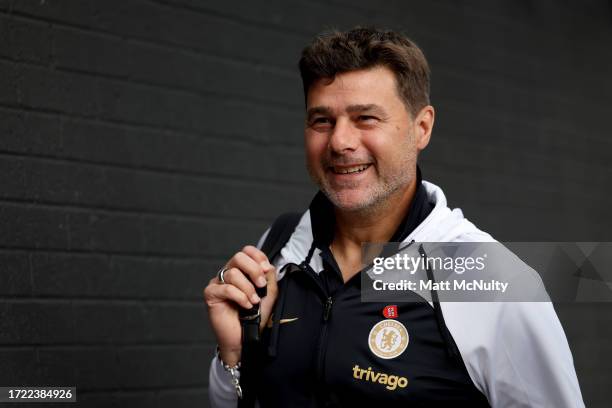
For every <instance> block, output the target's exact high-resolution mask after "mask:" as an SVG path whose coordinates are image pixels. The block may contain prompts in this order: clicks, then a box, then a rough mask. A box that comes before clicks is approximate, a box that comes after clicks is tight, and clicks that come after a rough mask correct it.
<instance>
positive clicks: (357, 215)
mask: <svg viewBox="0 0 612 408" xmlns="http://www.w3.org/2000/svg"><path fill="white" fill-rule="evenodd" d="M416 188H417V183H416V178H415V179H414V180H413V182H412V183H411V184H410V185H409V186H408V188H407V189H405V190H402V191H399V192H397V193H396V194H393V195H391V196H390V197H389V198H388V199H387V200H385V201H384V202H383V203H380V204H379V205H378V206H377V207H376V208H370V209H367V210H364V211H341V210H338V209H335V210H334V211H335V216H336V227H335V231H334V239H333V241H332V243H331V246H330V248H331V250H332V252H333V254H334V257H335V258H336V261H338V263H339V264H340V267H341V270H342V275H343V277H344V280H345V281H346V280H348V279H349V278H350V277H351V276H353V275H354V274H355V273H357V272H358V271H359V270H360V269H361V245H362V243H365V242H387V241H389V239H391V238H392V237H393V233H394V232H395V231H396V229H397V227H398V225H399V224H400V223H401V221H402V219H404V217H405V216H406V214H407V212H408V210H409V208H410V203H411V202H412V200H413V198H414V195H415V192H416Z"/></svg>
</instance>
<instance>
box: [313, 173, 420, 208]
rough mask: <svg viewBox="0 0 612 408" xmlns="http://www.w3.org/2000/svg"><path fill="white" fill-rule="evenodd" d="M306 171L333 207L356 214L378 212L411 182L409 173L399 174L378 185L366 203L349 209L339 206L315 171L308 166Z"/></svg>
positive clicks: (329, 189)
mask: <svg viewBox="0 0 612 408" xmlns="http://www.w3.org/2000/svg"><path fill="white" fill-rule="evenodd" d="M306 167H307V169H308V174H309V175H310V178H311V179H312V181H313V182H314V183H315V184H316V185H317V186H318V187H319V189H320V190H321V191H322V192H323V194H325V196H326V197H327V199H328V200H329V201H331V202H332V204H333V205H334V207H336V208H338V209H340V210H343V211H348V212H353V213H357V214H363V215H367V214H372V213H375V212H378V211H379V210H381V209H384V208H385V207H386V204H387V201H386V200H387V199H388V198H389V197H391V196H392V195H393V194H394V193H397V192H398V191H399V190H400V189H401V188H402V187H407V186H409V185H410V183H411V182H412V177H411V175H410V172H409V171H406V172H402V173H400V174H401V175H400V176H397V177H393V179H392V180H390V181H389V182H385V183H383V184H382V185H380V184H379V185H378V186H377V187H378V188H376V189H375V190H374V191H372V192H371V198H370V199H369V200H367V201H364V202H363V203H361V205H358V206H356V207H351V208H343V207H342V206H341V205H340V200H339V198H338V197H337V194H336V193H335V192H334V190H333V189H331V188H330V187H329V186H328V185H327V184H326V182H325V179H324V178H322V177H318V175H317V174H316V173H315V171H314V170H313V169H312V168H311V166H310V165H307V166H306Z"/></svg>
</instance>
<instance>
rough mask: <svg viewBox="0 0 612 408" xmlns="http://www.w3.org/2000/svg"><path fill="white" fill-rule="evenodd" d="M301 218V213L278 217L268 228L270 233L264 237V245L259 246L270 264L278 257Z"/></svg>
mask: <svg viewBox="0 0 612 408" xmlns="http://www.w3.org/2000/svg"><path fill="white" fill-rule="evenodd" d="M301 218H302V214H301V213H285V214H282V215H280V216H279V217H278V218H277V219H276V220H275V221H274V222H273V223H272V226H271V227H270V232H268V236H267V237H266V239H265V241H264V243H263V244H262V246H261V250H262V252H263V253H265V254H266V256H267V257H268V259H269V260H270V262H272V260H273V259H274V258H275V257H276V256H277V255H278V253H279V252H280V251H281V249H283V247H284V246H285V244H286V243H287V241H289V238H290V237H291V234H293V231H295V227H297V225H298V223H299V222H300V219H301Z"/></svg>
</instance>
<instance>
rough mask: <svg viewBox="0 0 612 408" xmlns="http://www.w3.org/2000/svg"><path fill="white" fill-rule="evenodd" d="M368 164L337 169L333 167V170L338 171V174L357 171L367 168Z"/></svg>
mask: <svg viewBox="0 0 612 408" xmlns="http://www.w3.org/2000/svg"><path fill="white" fill-rule="evenodd" d="M369 166H370V165H369V164H363V165H361V166H355V167H345V168H342V169H337V168H335V167H334V172H336V173H340V174H349V173H357V172H360V171H363V170H365V169H367V168H368V167H369Z"/></svg>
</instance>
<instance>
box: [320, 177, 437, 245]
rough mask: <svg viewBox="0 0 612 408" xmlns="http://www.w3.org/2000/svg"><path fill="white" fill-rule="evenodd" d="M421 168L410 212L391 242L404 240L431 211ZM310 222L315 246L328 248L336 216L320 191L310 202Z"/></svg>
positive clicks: (432, 205) (431, 204)
mask: <svg viewBox="0 0 612 408" xmlns="http://www.w3.org/2000/svg"><path fill="white" fill-rule="evenodd" d="M422 181H423V178H422V175H421V169H420V168H419V167H418V166H417V189H416V192H415V194H414V197H413V199H412V202H411V203H410V207H409V209H408V212H407V213H406V215H405V216H404V218H403V219H402V221H401V222H400V224H399V225H398V226H397V229H396V230H395V233H394V234H393V236H392V238H391V240H390V242H399V241H403V240H404V239H405V238H406V237H407V236H408V235H409V234H410V233H411V232H412V231H414V229H415V228H416V227H417V226H418V225H419V224H420V223H421V222H423V220H425V218H427V216H428V215H429V214H430V213H431V211H432V209H433V208H434V204H433V203H430V202H429V200H428V198H427V192H426V191H425V187H424V186H423V183H422ZM309 210H310V222H311V226H312V236H313V239H314V244H315V247H317V248H320V249H322V248H327V247H329V245H330V244H331V242H332V240H333V238H334V229H335V225H336V217H335V214H334V206H333V204H332V203H331V201H330V200H329V199H328V198H327V197H326V196H325V194H323V192H321V191H319V192H318V193H317V194H316V195H315V197H314V198H313V200H312V202H311V203H310V207H309Z"/></svg>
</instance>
